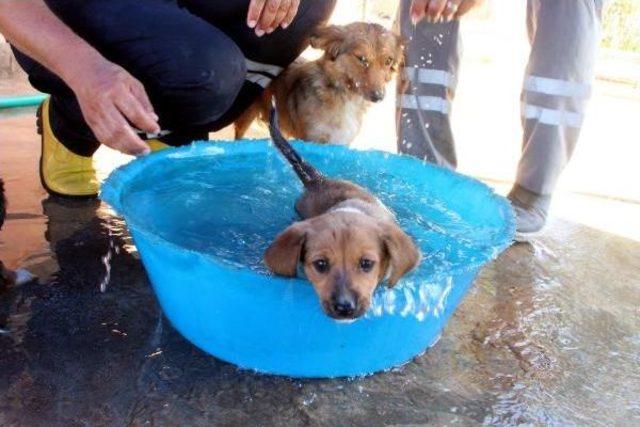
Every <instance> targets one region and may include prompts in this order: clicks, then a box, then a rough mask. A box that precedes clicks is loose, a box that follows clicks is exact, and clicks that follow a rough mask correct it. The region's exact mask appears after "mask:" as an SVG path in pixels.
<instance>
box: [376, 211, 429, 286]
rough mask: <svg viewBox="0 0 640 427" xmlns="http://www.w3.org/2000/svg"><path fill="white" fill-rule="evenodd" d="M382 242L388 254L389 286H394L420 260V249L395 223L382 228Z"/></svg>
mask: <svg viewBox="0 0 640 427" xmlns="http://www.w3.org/2000/svg"><path fill="white" fill-rule="evenodd" d="M383 230H384V231H383V235H382V242H383V245H384V249H385V251H386V254H387V256H388V260H387V265H388V268H389V269H390V274H389V278H388V283H389V286H394V285H395V284H396V283H398V280H400V278H401V277H402V276H404V275H405V274H407V273H408V272H409V271H411V270H413V269H414V268H415V267H416V266H417V265H418V262H420V251H418V248H417V247H416V245H415V243H413V240H412V239H411V237H409V236H408V235H407V233H405V232H404V231H402V229H401V228H400V227H398V225H397V224H395V223H388V224H386V225H385V227H384V229H383Z"/></svg>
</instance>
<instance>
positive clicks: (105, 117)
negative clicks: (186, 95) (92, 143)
mask: <svg viewBox="0 0 640 427" xmlns="http://www.w3.org/2000/svg"><path fill="white" fill-rule="evenodd" d="M69 86H70V87H71V89H72V90H73V91H74V93H75V94H76V97H77V98H78V103H79V104H80V109H81V110H82V115H83V116H84V119H85V120H86V122H87V124H88V125H89V127H90V128H91V130H92V131H93V133H94V135H95V136H96V138H97V139H98V141H100V142H101V143H103V144H104V145H106V146H108V147H111V148H113V149H116V150H118V151H121V152H123V153H126V154H132V155H142V154H147V153H149V151H150V149H149V146H148V145H147V144H146V143H145V142H144V141H143V140H142V139H141V138H140V137H139V136H138V135H137V134H136V132H135V131H134V129H133V127H132V126H135V127H137V128H138V129H140V130H142V131H145V132H148V133H159V132H160V126H159V125H158V116H157V115H156V114H155V113H154V111H153V107H152V106H151V102H149V98H148V97H147V93H146V91H145V89H144V86H143V85H142V83H140V82H139V81H138V80H136V79H135V78H134V77H133V76H132V75H131V74H129V73H128V72H127V71H126V70H124V69H123V68H122V67H120V66H118V65H116V64H113V63H111V62H109V61H107V60H104V59H102V60H99V61H97V63H95V64H90V65H88V66H83V65H80V66H78V67H77V68H76V72H75V73H74V75H73V78H71V79H69Z"/></svg>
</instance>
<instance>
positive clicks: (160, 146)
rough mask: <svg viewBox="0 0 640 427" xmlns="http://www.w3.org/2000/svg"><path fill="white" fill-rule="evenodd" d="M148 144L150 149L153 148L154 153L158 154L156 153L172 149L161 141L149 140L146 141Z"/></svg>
mask: <svg viewBox="0 0 640 427" xmlns="http://www.w3.org/2000/svg"><path fill="white" fill-rule="evenodd" d="M146 143H147V144H148V145H149V148H151V151H152V152H154V153H155V152H156V151H161V150H164V149H167V148H171V146H170V145H168V144H165V143H164V142H162V141H160V140H159V139H148V140H147V141H146Z"/></svg>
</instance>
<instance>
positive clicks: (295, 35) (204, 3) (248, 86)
mask: <svg viewBox="0 0 640 427" xmlns="http://www.w3.org/2000/svg"><path fill="white" fill-rule="evenodd" d="M179 2H180V4H181V5H183V6H184V7H185V8H186V9H187V10H189V11H190V12H191V13H193V14H195V15H197V16H199V17H201V18H202V19H204V20H205V21H207V22H209V23H210V24H212V25H214V26H216V27H217V28H219V29H220V30H222V31H223V32H224V33H225V34H226V35H227V36H228V37H229V38H230V39H232V40H233V41H234V42H235V43H236V44H237V45H238V47H239V48H240V50H241V51H242V53H243V55H244V57H245V60H246V68H247V74H246V80H245V82H244V85H243V86H242V88H241V90H240V93H239V94H238V96H237V97H236V99H235V101H234V103H233V105H232V106H231V107H230V108H229V109H228V110H227V112H226V113H225V114H224V115H222V116H221V117H220V118H219V119H217V120H214V121H213V122H212V123H210V124H208V125H207V128H208V130H218V129H221V128H223V127H225V126H227V125H229V124H231V123H233V122H234V121H235V120H236V119H237V118H238V117H239V116H240V115H241V114H242V113H243V112H244V111H245V110H246V109H247V108H248V107H249V106H250V105H251V104H252V103H253V101H255V99H256V98H257V97H258V96H260V94H261V93H262V91H263V90H264V88H265V87H267V86H268V85H269V84H270V83H271V80H272V79H273V78H274V77H276V76H277V75H278V74H280V72H281V71H282V70H283V69H284V68H286V67H287V66H288V65H289V64H291V63H292V62H293V61H294V60H295V59H296V58H297V57H298V56H300V54H301V53H302V51H303V50H304V49H305V48H306V47H307V46H308V45H309V38H310V36H311V34H312V33H313V31H314V30H315V29H316V28H317V27H318V26H321V25H323V24H324V23H325V22H326V21H327V20H328V19H329V17H330V16H331V12H332V11H333V9H334V7H335V3H336V0H302V1H301V2H300V8H299V9H298V14H297V15H296V17H295V19H294V20H293V22H292V23H291V25H290V26H289V27H287V29H286V30H283V29H281V28H278V29H276V30H275V31H274V32H273V33H271V34H265V35H264V36H262V37H258V36H256V35H255V32H254V31H253V29H251V28H249V27H248V26H247V23H246V22H247V11H248V9H249V0H235V1H229V0H179Z"/></svg>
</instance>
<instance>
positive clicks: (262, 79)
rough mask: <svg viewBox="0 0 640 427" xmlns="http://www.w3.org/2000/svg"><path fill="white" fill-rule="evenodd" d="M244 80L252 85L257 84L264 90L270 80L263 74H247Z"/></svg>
mask: <svg viewBox="0 0 640 427" xmlns="http://www.w3.org/2000/svg"><path fill="white" fill-rule="evenodd" d="M246 79H247V80H249V81H250V82H252V83H255V84H258V85H260V86H262V87H263V88H266V87H267V86H269V84H270V83H271V79H270V78H269V77H267V76H265V75H263V74H258V73H250V72H247V76H246Z"/></svg>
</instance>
